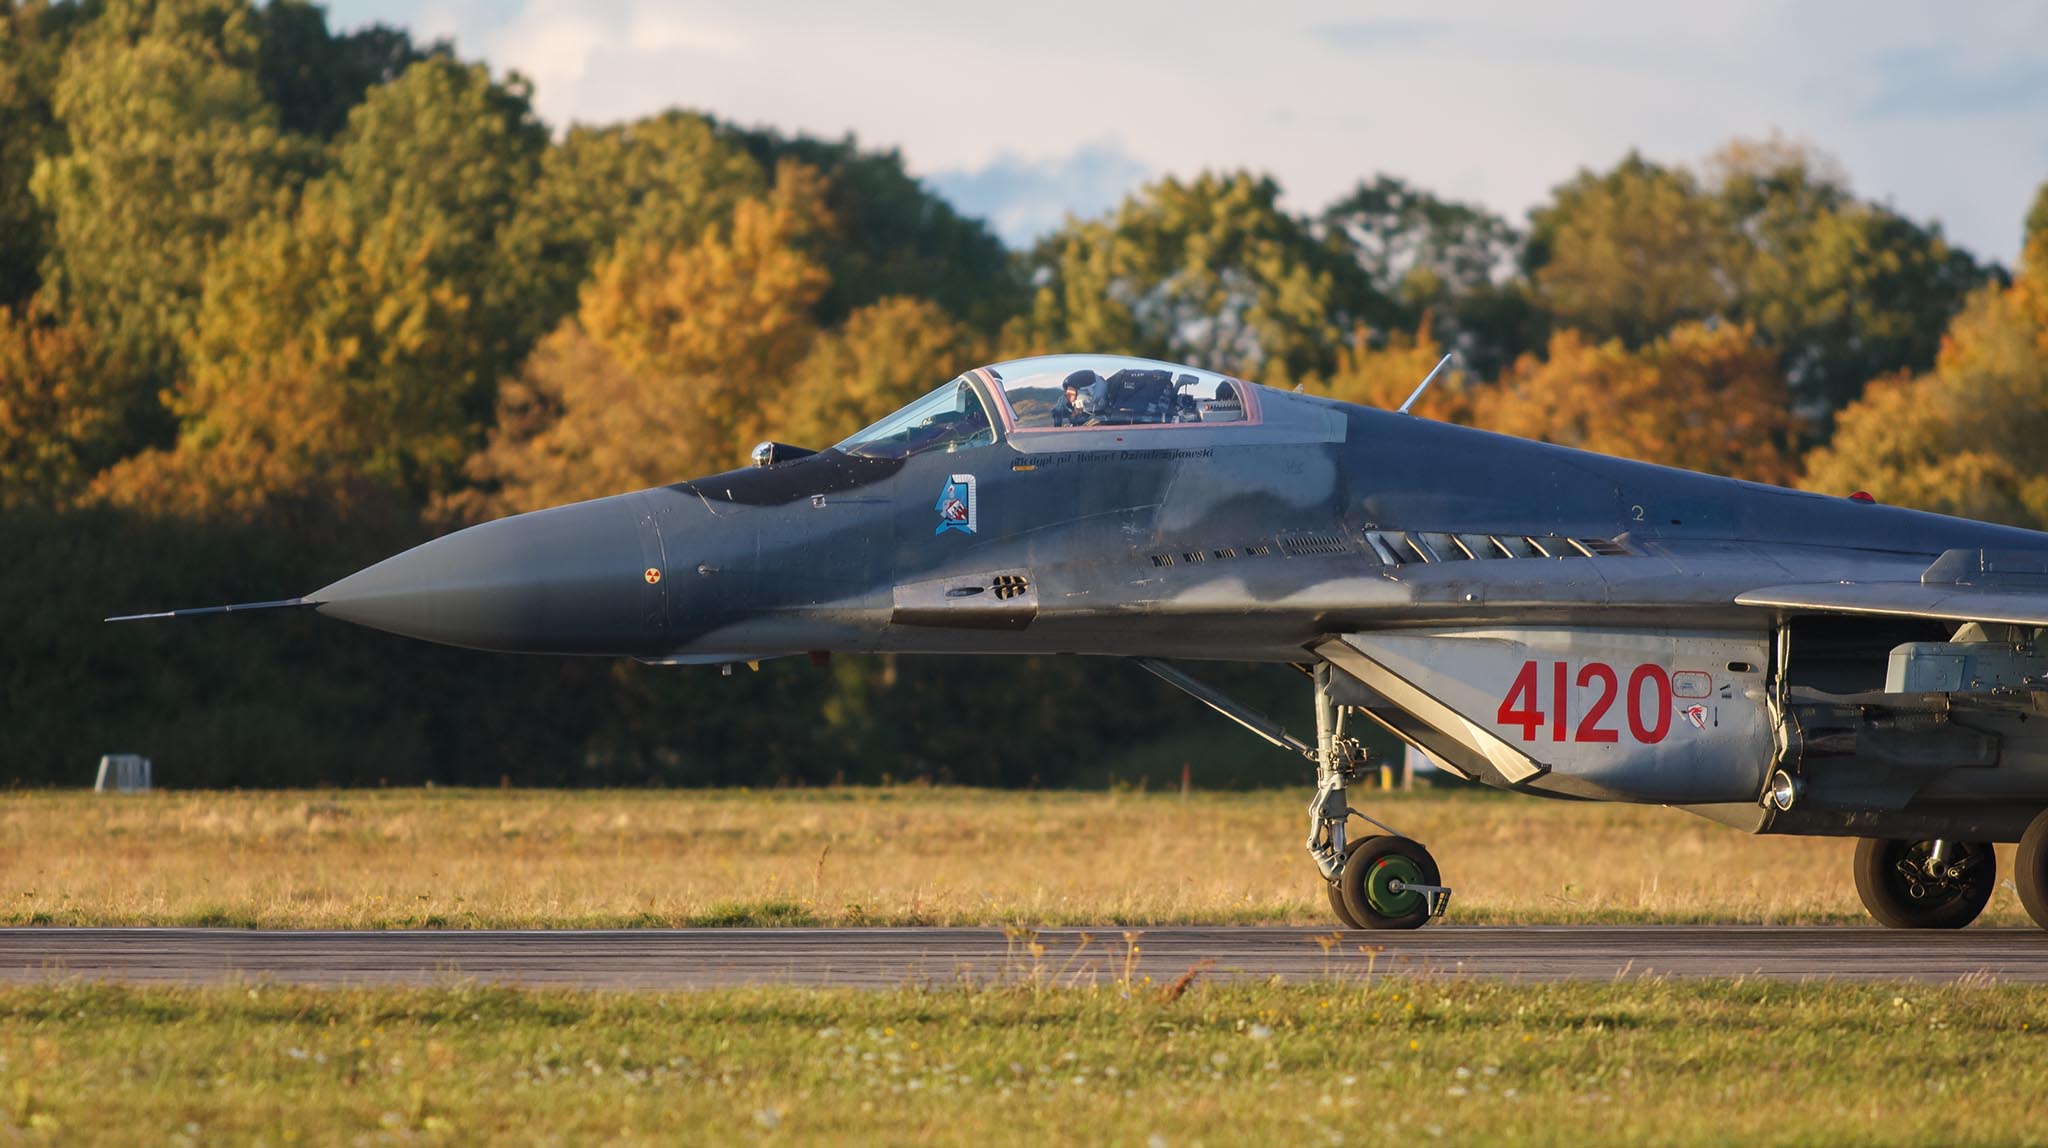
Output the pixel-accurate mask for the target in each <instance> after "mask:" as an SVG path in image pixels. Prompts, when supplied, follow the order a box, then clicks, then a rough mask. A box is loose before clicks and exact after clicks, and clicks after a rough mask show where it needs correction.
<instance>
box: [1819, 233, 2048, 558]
mask: <svg viewBox="0 0 2048 1148" xmlns="http://www.w3.org/2000/svg"><path fill="white" fill-rule="evenodd" d="M1806 485H1807V486H1809V487H1811V488H1812V489H1815V490H1822V491H1827V492H1829V493H1832V494H1847V493H1849V492H1851V491H1854V490H1867V491H1869V492H1870V493H1871V494H1872V495H1874V496H1876V497H1877V498H1878V499H1879V500H1880V501H1883V502H1894V503H1899V504H1901V505H1905V506H1915V507H1919V508H1920V509H1923V510H1935V511H1940V512H1942V513H1945V514H1961V515H1965V516H1968V517H1971V518H1984V519H1989V520H1991V521H1994V522H2007V523H2011V524H2013V525H2016V526H2029V527H2033V528H2034V529H2037V530H2038V529H2044V528H2048V231H2036V232H2034V233H2033V236H2032V238H2031V239H2030V240H2029V242H2028V244H2027V248H2026V252H2025V254H2024V257H2023V260H2022V263H2021V266H2020V271H2019V273H2018V274H2017V275H2016V276H2015V277H2014V280H2013V282H2012V284H2011V285H2010V286H2006V287H1997V286H1986V287H1983V288H1980V289H1979V290H1978V291H1977V292H1976V294H1974V295H1972V296H1971V298H1970V301H1969V303H1968V305H1967V306H1965V307H1964V309H1963V310H1962V312H1961V313H1960V314H1958V315H1957V316H1956V318H1955V321H1954V322H1952V323H1951V324H1950V325H1949V328H1948V333H1947V335H1946V336H1945V337H1944V338H1943V340H1942V348H1941V353H1940V355H1939V356H1938V357H1937V358H1936V360H1935V364H1934V368H1933V369H1932V370H1930V371H1928V372H1926V373H1925V374H1922V375H1919V376H1905V375H1900V376H1896V377H1893V378H1888V379H1882V380H1878V381H1876V382H1873V383H1872V384H1871V385H1870V387H1869V388H1868V389H1867V390H1866V391H1865V392H1864V393H1863V397H1862V398H1860V399H1858V400H1857V401H1856V402H1853V403H1851V404H1849V405H1848V406H1847V407H1845V408H1843V409H1842V411H1841V413H1840V415H1839V416H1838V417H1837V419H1836V422H1835V433H1834V437H1833V438H1832V439H1831V440H1830V441H1829V442H1828V444H1827V445H1826V446H1824V447H1822V448H1820V449H1817V450H1815V451H1814V452H1813V453H1812V454H1811V455H1809V456H1808V458H1807V479H1806Z"/></svg>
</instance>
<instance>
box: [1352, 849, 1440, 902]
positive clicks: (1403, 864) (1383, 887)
mask: <svg viewBox="0 0 2048 1148" xmlns="http://www.w3.org/2000/svg"><path fill="white" fill-rule="evenodd" d="M1396 881H1399V882H1401V883H1402V884H1403V885H1415V884H1427V883H1428V882H1425V881H1423V879H1422V866H1420V865H1417V864H1416V863H1415V862H1414V860H1413V859H1411V858H1408V857H1403V856H1401V855H1400V854H1398V853H1394V854H1390V855H1388V856H1385V857H1382V858H1380V859H1379V860H1378V861H1375V862H1374V863H1373V867H1372V871H1371V872H1369V873H1367V874H1366V875H1365V900H1366V903H1367V904H1369V905H1371V906H1372V908H1373V912H1375V913H1380V914H1382V915H1385V916H1388V917H1401V916H1406V915H1407V914H1409V913H1415V912H1420V911H1422V910H1423V909H1424V908H1426V907H1427V905H1428V902H1426V901H1424V900H1423V896H1422V894H1420V893H1417V892H1415V891H1414V890H1412V889H1406V888H1404V889H1402V890H1401V891H1399V892H1395V891H1394V889H1393V884H1394V882H1396Z"/></svg>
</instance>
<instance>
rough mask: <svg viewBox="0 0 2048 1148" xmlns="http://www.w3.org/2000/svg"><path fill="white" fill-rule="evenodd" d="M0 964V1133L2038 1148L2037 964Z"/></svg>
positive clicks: (393, 1139) (122, 1140)
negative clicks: (932, 981)
mask: <svg viewBox="0 0 2048 1148" xmlns="http://www.w3.org/2000/svg"><path fill="white" fill-rule="evenodd" d="M1167 995H1168V994H1167V993H1165V992H1163V991H1162V990H1160V989H1159V988H1158V987H1157V986H1152V985H1130V986H1124V985H1120V984H1118V983H1116V982H1114V981H1110V982H1107V983H1104V984H1100V985H1097V986H1095V987H1093V988H1059V989H1053V988H1036V987H1033V986H1032V985H1030V984H1028V983H1013V984H1010V985H1007V986H1003V987H996V988H985V989H974V990H967V989H958V988H939V989H911V988H906V989H902V990H897V991H890V992H879V993H862V992H854V991H806V990H791V989H782V990H759V989H756V990H742V991H721V992H704V993H693V994H679V995H657V994H637V995H632V994H593V993H567V992H520V991H515V990H508V989H480V988H461V987H450V988H444V989H433V990H397V991H325V992H322V991H313V990H301V989H280V988H275V987H270V986H254V987H251V986H235V987H226V988H212V989H196V990H194V989H184V990H166V989H148V990H141V989H122V988H110V987H91V986H78V985H72V986H52V987H37V988H10V989H0V1083H4V1085H5V1088H4V1092H0V1105H4V1107H0V1142H11V1141H15V1140H17V1139H18V1140H19V1141H21V1142H29V1143H35V1142H50V1143H94V1144H202V1143H265V1144H273V1145H282V1144H337V1145H338V1144H349V1145H365V1144H383V1143H429V1144H444V1143H491V1144H557V1143H579V1144H580V1143H608V1144H626V1145H629V1144H654V1143H663V1144H666V1143H692V1144H701V1143H739V1144H756V1143H758V1144H832V1143H889V1144H901V1143H918V1144H934V1145H948V1144H971V1145H988V1144H1038V1145H1044V1144H1063V1143H1074V1142H1077V1141H1085V1142H1088V1143H1101V1144H1125V1145H1169V1146H1182V1145H1194V1144H1210V1145H1222V1144H1239V1143H1246V1142H1271V1143H1290V1144H1309V1145H1333V1144H1427V1143H1434V1142H1437V1141H1438V1140H1439V1139H1441V1140H1442V1141H1443V1142H1447V1143H1473V1144H1488V1145H1521V1144H1557V1145H1589V1144H1636V1145H1645V1144H1647V1145H1655V1144H1744V1145H1757V1144H1764V1145H1769V1144H1787V1145H1792V1144H1839V1143H1854V1144H1867V1145H1915V1144H1929V1145H1934V1144H1940V1145H1961V1144H1998V1145H2019V1144H2042V1143H2048V1121H2044V1120H2042V1119H2041V1114H2042V1108H2041V1103H2042V1101H2041V1098H2042V1097H2043V1096H2044V1095H2048V1038H2044V1036H2043V1026H2044V1025H2048V988H2042V987H2039V986H2035V987H2017V986H1986V985H1977V986H1966V987H1951V988H1945V989H1925V988H1914V989H1898V988H1889V987H1884V986H1843V985H1836V986H1821V985H1806V986H1784V985H1767V984H1762V983H1748V984H1744V983H1739V982H1718V983H1717V982H1673V983H1659V982H1653V981H1631V982H1626V983H1621V984H1614V985H1506V984H1476V983H1456V982H1450V983H1430V982H1415V981H1403V980H1370V979H1366V978H1365V977H1363V976H1361V975H1357V974H1351V975H1347V976H1344V977H1342V978H1340V979H1335V980H1332V981H1330V982H1327V983H1321V984H1302V985H1289V986H1273V985H1253V986H1233V987H1214V988H1212V987H1208V986H1205V985H1200V984H1197V985H1196V986H1195V987H1194V988H1192V989H1190V990H1188V991H1187V992H1186V993H1184V994H1183V995H1181V996H1180V997H1178V999H1172V1000H1169V999H1166V997H1167Z"/></svg>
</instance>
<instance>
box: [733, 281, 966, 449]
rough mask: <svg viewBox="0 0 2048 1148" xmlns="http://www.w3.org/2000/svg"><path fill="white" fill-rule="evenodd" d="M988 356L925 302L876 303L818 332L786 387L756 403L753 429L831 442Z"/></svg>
mask: <svg viewBox="0 0 2048 1148" xmlns="http://www.w3.org/2000/svg"><path fill="white" fill-rule="evenodd" d="M988 354H989V352H988V347H987V343H986V340H984V339H983V338H982V337H981V336H980V335H978V334H976V333H975V331H974V330H973V328H971V327H969V326H967V325H966V324H965V323H962V322H961V321H960V320H958V319H956V318H954V317H953V316H952V315H950V314H948V313H947V312H946V309H945V308H943V307H941V306H939V305H938V304H937V303H934V302H932V301H931V300H929V299H915V298H910V297H908V296H901V295H899V296H894V297H891V298H887V299H882V300H879V301H877V302H875V303H871V304H869V305H868V306H866V307H862V308H860V309H859V310H857V311H855V312H853V313H852V314H851V315H848V316H847V317H846V322H845V323H844V324H842V325H841V326H840V327H839V328H838V329H837V330H833V331H827V332H825V333H823V334H821V335H820V336H819V337H818V339H817V341H816V342H815V343H813V344H812V346H811V350H810V353H809V354H807V355H805V356H804V359H803V361H802V362H801V363H798V364H797V366H796V370H795V372H794V373H793V374H792V375H791V377H790V380H789V385H788V386H787V387H786V388H785V389H783V390H782V391H781V392H780V393H779V394H777V395H776V396H775V397H774V398H773V399H772V400H770V401H768V402H766V403H764V404H763V405H762V408H761V412H760V421H759V434H760V436H761V437H763V438H773V439H780V440H783V441H786V442H790V443H794V444H796V445H798V446H804V447H810V448H812V449H814V450H815V449H819V448H822V447H825V446H829V445H830V444H832V443H835V442H838V441H839V440H841V439H843V438H845V437H846V436H848V435H850V434H852V433H853V432H855V431H857V430H859V429H860V428H862V427H864V426H866V425H868V424H869V423H871V422H874V421H875V420H876V419H879V418H881V417H882V416H883V415H886V414H888V413H889V412H890V411H893V410H895V409H896V408H898V407H900V406H903V405H904V404H905V403H908V402H910V401H911V400H912V399H915V398H917V397H918V396H920V395H922V394H924V393H925V392H927V391H930V390H931V389H933V388H934V387H937V386H938V385H939V384H940V383H943V382H945V381H947V380H948V379H951V378H953V377H954V376H956V375H958V374H960V373H961V372H962V371H965V370H967V369H968V368H970V367H974V366H978V365H980V364H981V363H982V362H984V361H985V360H986V359H987V358H988Z"/></svg>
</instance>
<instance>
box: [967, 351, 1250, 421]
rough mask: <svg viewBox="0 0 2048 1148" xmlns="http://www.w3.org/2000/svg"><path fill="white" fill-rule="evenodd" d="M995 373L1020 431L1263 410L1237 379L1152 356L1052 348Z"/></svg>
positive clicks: (1228, 417) (1233, 416)
mask: <svg viewBox="0 0 2048 1148" xmlns="http://www.w3.org/2000/svg"><path fill="white" fill-rule="evenodd" d="M988 373H989V374H990V375H991V376H993V377H994V379H995V381H996V383H997V384H998V385H999V386H1000V387H1001V388H1002V397H1003V401H1004V402H1005V403H1007V404H1009V408H1010V417H1011V426H1012V429H1015V430H1020V431H1032V430H1064V429H1069V428H1078V429H1085V428H1088V427H1125V426H1184V425H1190V424H1203V425H1206V424H1210V423H1245V422H1248V421H1253V419H1252V416H1253V415H1254V414H1255V413H1256V412H1255V411H1249V410H1247V398H1246V394H1247V390H1246V387H1245V384H1243V383H1241V382H1239V381H1238V380H1236V379H1233V378H1230V377H1228V376H1225V375H1218V374H1214V373H1212V372H1209V371H1203V370H1198V369H1196V368H1194V367H1183V366H1178V365H1176V364H1173V363H1160V362H1155V361H1153V360H1150V359H1131V358H1124V357H1122V356H1117V355H1046V356H1042V357H1040V358H1035V359H1017V360H1015V361H1013V362H1008V363H997V364H996V365H995V366H993V367H990V368H988Z"/></svg>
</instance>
